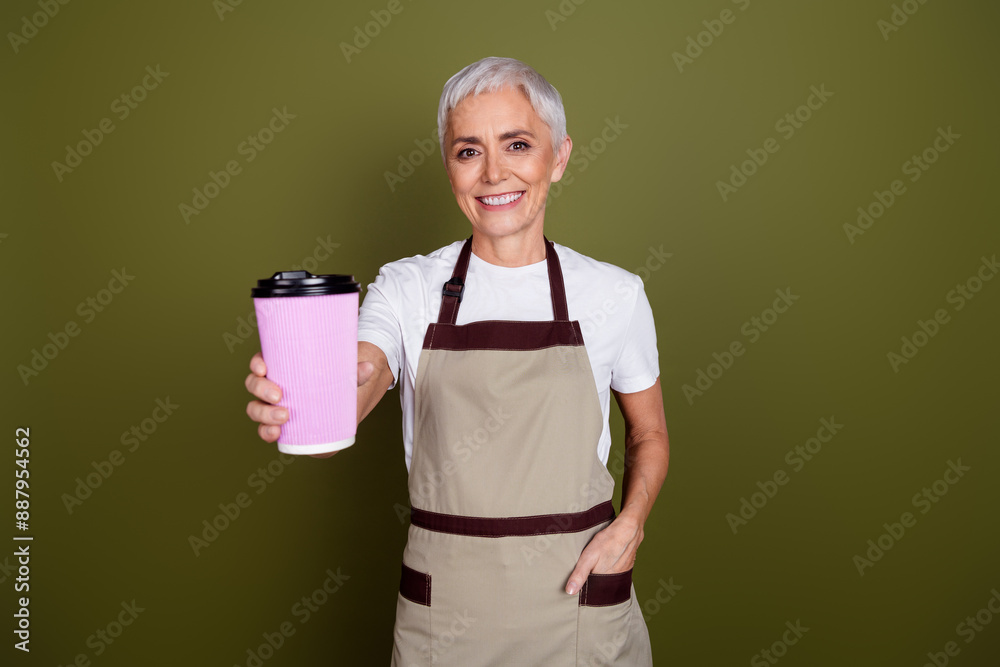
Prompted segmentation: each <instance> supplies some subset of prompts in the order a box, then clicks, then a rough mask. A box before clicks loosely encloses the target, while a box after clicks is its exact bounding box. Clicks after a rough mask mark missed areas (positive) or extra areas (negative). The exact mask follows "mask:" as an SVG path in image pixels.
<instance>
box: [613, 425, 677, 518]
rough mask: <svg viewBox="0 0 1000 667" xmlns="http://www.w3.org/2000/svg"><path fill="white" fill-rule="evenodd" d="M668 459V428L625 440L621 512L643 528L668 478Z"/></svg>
mask: <svg viewBox="0 0 1000 667" xmlns="http://www.w3.org/2000/svg"><path fill="white" fill-rule="evenodd" d="M669 461H670V441H669V438H668V436H667V431H666V428H664V429H663V430H662V431H652V432H647V433H644V434H642V435H641V436H637V437H635V438H632V439H630V441H626V443H625V472H624V474H623V477H622V505H621V514H622V515H623V516H627V517H630V518H631V519H633V520H634V521H636V522H637V523H638V525H639V526H640V528H641V527H642V526H643V525H645V523H646V519H647V518H649V514H650V512H652V511H653V503H654V502H656V497H657V495H659V493H660V488H661V487H662V486H663V482H664V480H665V479H666V477H667V466H668V464H669Z"/></svg>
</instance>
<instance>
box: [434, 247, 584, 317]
mask: <svg viewBox="0 0 1000 667" xmlns="http://www.w3.org/2000/svg"><path fill="white" fill-rule="evenodd" d="M543 238H544V237H543ZM471 256H472V237H471V236H470V237H469V238H468V239H466V240H465V244H464V245H463V246H462V251H461V252H460V253H459V254H458V261H457V262H456V263H455V270H454V271H453V272H452V274H451V280H449V281H448V282H446V283H445V284H444V287H442V289H441V309H440V310H439V311H438V321H437V323H438V324H455V322H456V321H457V319H458V305H459V304H460V303H462V296H463V295H464V293H465V275H466V273H468V271H469V258H470V257H471ZM545 261H546V266H547V268H548V272H549V292H550V293H551V295H552V314H553V319H554V320H557V321H566V320H569V309H568V308H567V306H566V286H565V284H564V283H563V276H562V268H561V267H560V265H559V256H558V255H556V249H555V246H554V245H553V243H552V241H550V240H548V239H547V238H546V239H545Z"/></svg>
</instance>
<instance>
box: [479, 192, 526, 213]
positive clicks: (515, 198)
mask: <svg viewBox="0 0 1000 667" xmlns="http://www.w3.org/2000/svg"><path fill="white" fill-rule="evenodd" d="M524 192H525V191H524V190H518V191H516V192H505V193H503V194H499V195H487V196H483V197H476V200H477V201H478V202H479V204H480V205H481V206H482V207H483V208H484V209H486V210H487V211H500V210H504V209H508V208H514V207H515V206H517V202H519V201H520V200H521V197H522V196H523V195H524Z"/></svg>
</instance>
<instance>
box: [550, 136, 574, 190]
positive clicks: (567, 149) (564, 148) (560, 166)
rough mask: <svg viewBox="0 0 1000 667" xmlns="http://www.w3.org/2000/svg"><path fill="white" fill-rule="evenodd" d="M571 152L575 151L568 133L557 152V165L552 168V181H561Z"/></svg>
mask: <svg viewBox="0 0 1000 667" xmlns="http://www.w3.org/2000/svg"><path fill="white" fill-rule="evenodd" d="M571 152H573V140H572V139H570V138H569V135H568V134H567V135H566V138H565V139H563V141H562V144H560V146H559V150H558V151H557V152H556V166H555V169H553V170H552V181H551V182H552V183H555V182H557V181H559V180H560V179H561V178H562V177H563V172H565V171H566V165H568V164H569V154H570V153H571Z"/></svg>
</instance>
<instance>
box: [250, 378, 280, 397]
mask: <svg viewBox="0 0 1000 667" xmlns="http://www.w3.org/2000/svg"><path fill="white" fill-rule="evenodd" d="M243 384H245V385H246V388H247V391H249V392H250V393H251V394H253V395H254V396H256V397H257V398H259V399H261V400H262V401H266V402H268V403H277V402H278V401H280V400H281V387H279V386H278V385H276V384H274V383H273V382H271V381H270V380H268V379H267V378H263V377H260V376H258V375H255V374H253V373H251V374H250V375H248V376H247V379H246V381H245V382H244V383H243Z"/></svg>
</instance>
